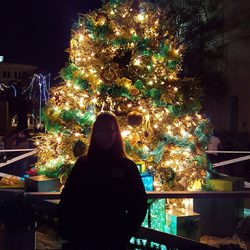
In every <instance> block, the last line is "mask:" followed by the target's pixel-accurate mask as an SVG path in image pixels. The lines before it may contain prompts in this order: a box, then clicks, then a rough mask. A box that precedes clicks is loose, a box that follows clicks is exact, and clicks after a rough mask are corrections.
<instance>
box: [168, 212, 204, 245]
mask: <svg viewBox="0 0 250 250" xmlns="http://www.w3.org/2000/svg"><path fill="white" fill-rule="evenodd" d="M166 225H167V229H166V232H167V233H169V234H173V235H178V236H182V237H185V238H189V239H192V240H196V241H200V234H201V231H200V215H199V214H198V213H195V212H192V211H189V210H186V209H184V208H174V209H168V210H167V211H166Z"/></svg>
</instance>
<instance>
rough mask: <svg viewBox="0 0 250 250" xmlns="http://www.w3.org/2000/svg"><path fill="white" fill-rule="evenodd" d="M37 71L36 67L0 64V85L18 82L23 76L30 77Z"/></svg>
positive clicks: (7, 63)
mask: <svg viewBox="0 0 250 250" xmlns="http://www.w3.org/2000/svg"><path fill="white" fill-rule="evenodd" d="M36 71H37V67H36V66H34V65H29V64H21V63H9V62H1V63H0V83H4V84H8V83H15V82H20V81H21V80H22V79H23V77H24V75H25V76H26V77H31V76H33V74H34V73H35V72H36Z"/></svg>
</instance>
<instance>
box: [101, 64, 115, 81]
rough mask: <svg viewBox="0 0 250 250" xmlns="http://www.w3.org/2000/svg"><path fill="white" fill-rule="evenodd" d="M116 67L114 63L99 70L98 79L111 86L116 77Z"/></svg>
mask: <svg viewBox="0 0 250 250" xmlns="http://www.w3.org/2000/svg"><path fill="white" fill-rule="evenodd" d="M118 71H119V69H118V65H117V64H115V63H111V64H109V65H108V66H107V67H105V68H104V69H102V70H101V72H100V77H101V79H102V80H103V81H104V83H106V84H112V83H113V82H114V81H115V80H116V79H117V77H118Z"/></svg>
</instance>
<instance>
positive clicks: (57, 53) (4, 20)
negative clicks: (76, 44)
mask: <svg viewBox="0 0 250 250" xmlns="http://www.w3.org/2000/svg"><path fill="white" fill-rule="evenodd" d="M101 5H102V2H101V0H90V1H89V0H88V1H86V0H6V1H2V2H1V8H0V55H3V56H5V58H6V59H7V61H11V62H23V63H29V64H33V65H36V66H38V67H39V71H40V72H42V73H50V72H51V73H53V76H56V75H57V72H59V71H60V69H61V68H62V67H63V66H64V65H65V63H66V62H67V61H68V55H67V53H66V52H65V50H66V49H67V48H68V47H69V40H70V29H71V26H72V24H73V23H74V21H76V20H77V14H78V13H87V12H88V11H90V10H94V9H96V8H100V7H101Z"/></svg>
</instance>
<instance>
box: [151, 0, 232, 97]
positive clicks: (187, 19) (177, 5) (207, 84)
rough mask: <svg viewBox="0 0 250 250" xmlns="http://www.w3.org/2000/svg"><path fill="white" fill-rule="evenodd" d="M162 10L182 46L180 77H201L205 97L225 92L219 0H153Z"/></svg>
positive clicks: (222, 22)
mask: <svg viewBox="0 0 250 250" xmlns="http://www.w3.org/2000/svg"><path fill="white" fill-rule="evenodd" d="M155 2H156V3H157V4H159V5H160V7H161V9H165V10H166V12H167V14H166V15H167V16H168V17H170V18H169V19H168V22H169V28H170V29H171V31H170V32H171V33H172V34H173V35H174V36H175V37H176V38H177V40H178V41H179V43H180V44H182V45H183V46H184V47H185V54H184V56H183V67H182V68H183V71H182V72H181V74H180V76H181V77H195V78H197V79H201V84H202V85H203V86H202V87H203V90H204V94H205V96H207V97H208V98H220V97H221V96H222V95H224V94H225V93H226V91H227V83H226V80H225V78H224V74H223V70H224V66H223V57H224V46H223V39H224V38H223V28H224V20H223V19H224V17H223V15H224V12H223V11H224V10H223V8H224V6H223V1H217V0H173V1H164V0H155Z"/></svg>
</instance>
